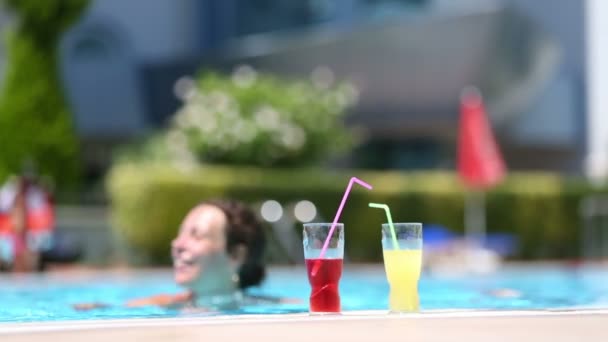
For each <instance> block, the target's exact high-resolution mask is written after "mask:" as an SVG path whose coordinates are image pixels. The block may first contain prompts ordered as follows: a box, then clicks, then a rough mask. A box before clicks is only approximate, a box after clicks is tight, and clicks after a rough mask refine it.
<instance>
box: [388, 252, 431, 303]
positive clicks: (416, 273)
mask: <svg viewBox="0 0 608 342" xmlns="http://www.w3.org/2000/svg"><path fill="white" fill-rule="evenodd" d="M383 254H384V268H385V270H386V277H387V278H388V283H389V285H390V287H391V292H390V296H389V305H390V309H391V311H396V312H403V311H418V279H420V269H421V268H422V250H421V249H402V250H387V249H385V250H384V251H383Z"/></svg>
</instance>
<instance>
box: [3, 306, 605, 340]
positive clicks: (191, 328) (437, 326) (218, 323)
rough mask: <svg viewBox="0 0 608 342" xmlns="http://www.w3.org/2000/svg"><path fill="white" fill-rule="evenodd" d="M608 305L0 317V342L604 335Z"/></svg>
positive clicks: (577, 337)
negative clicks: (7, 319) (320, 313)
mask: <svg viewBox="0 0 608 342" xmlns="http://www.w3.org/2000/svg"><path fill="white" fill-rule="evenodd" d="M607 326H608V309H585V310H542V311H478V310H471V311H452V310H450V311H447V310H433V311H427V312H423V313H417V314H407V315H392V314H387V313H386V311H351V312H345V313H343V314H341V315H332V316H310V315H308V314H283V315H236V316H207V317H181V318H146V319H119V320H86V321H62V322H38V323H2V324H0V341H2V342H5V341H10V342H12V341H32V342H34V341H45V342H49V341H53V340H56V341H57V342H58V341H61V342H64V341H66V342H70V341H86V342H96V341H104V342H108V341H116V342H118V341H149V342H154V341H172V342H173V341H203V340H204V341H213V342H215V341H245V340H246V341H258V340H270V341H273V340H277V339H278V338H281V339H286V340H287V341H288V342H297V341H307V342H311V341H327V340H332V341H349V342H351V341H365V342H372V341H374V340H379V339H382V341H383V342H384V341H391V340H399V341H413V339H415V340H416V341H484V342H485V341H517V340H521V341H522V342H523V341H545V340H546V341H551V342H556V341H573V340H581V339H583V338H584V339H585V341H608V327H607Z"/></svg>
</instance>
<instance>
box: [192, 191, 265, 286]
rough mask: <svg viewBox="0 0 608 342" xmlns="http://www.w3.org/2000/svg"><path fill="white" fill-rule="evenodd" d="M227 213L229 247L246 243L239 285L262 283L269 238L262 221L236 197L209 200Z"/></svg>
mask: <svg viewBox="0 0 608 342" xmlns="http://www.w3.org/2000/svg"><path fill="white" fill-rule="evenodd" d="M201 204H206V205H213V206H215V207H217V208H219V209H220V210H222V211H223V212H224V214H225V215H226V222H227V223H226V251H227V252H228V254H232V253H233V252H234V249H235V248H236V247H237V246H238V245H243V246H245V247H247V255H246V258H245V260H244V262H243V264H242V265H241V267H240V268H239V270H238V276H239V288H241V289H245V288H248V287H250V286H255V285H259V284H260V283H261V282H262V280H264V277H265V275H266V268H265V265H264V260H263V259H264V251H265V249H266V238H265V236H264V229H263V227H262V224H261V223H260V221H259V220H258V218H257V217H256V215H255V213H254V212H253V210H251V208H249V207H248V206H247V205H246V204H244V203H241V202H239V201H235V200H210V201H205V202H203V203H201Z"/></svg>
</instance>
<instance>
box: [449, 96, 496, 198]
mask: <svg viewBox="0 0 608 342" xmlns="http://www.w3.org/2000/svg"><path fill="white" fill-rule="evenodd" d="M505 173H506V171H505V163H504V161H503V159H502V156H501V154H500V151H499V149H498V146H497V144H496V140H495V139H494V134H493V133H492V128H491V127H490V124H489V123H488V119H487V117H486V111H485V108H484V105H483V100H482V98H481V95H480V93H479V91H477V90H476V89H466V90H465V91H463V94H462V96H461V98H460V132H459V136H458V175H459V177H460V179H461V180H462V181H463V182H464V184H465V185H466V186H467V187H468V188H470V189H475V190H484V189H488V188H490V187H492V186H494V185H496V184H498V183H499V182H500V181H501V180H502V179H503V178H504V176H505Z"/></svg>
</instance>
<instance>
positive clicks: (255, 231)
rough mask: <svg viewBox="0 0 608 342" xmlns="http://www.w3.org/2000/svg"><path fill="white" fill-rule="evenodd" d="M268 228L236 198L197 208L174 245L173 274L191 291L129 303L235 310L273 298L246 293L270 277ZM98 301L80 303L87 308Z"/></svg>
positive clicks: (190, 213) (187, 216)
mask: <svg viewBox="0 0 608 342" xmlns="http://www.w3.org/2000/svg"><path fill="white" fill-rule="evenodd" d="M265 246H266V240H265V238H264V232H263V230H262V226H261V224H260V222H259V221H258V220H257V218H256V216H255V214H254V213H253V212H252V211H251V210H250V209H249V208H248V207H246V206H245V205H244V204H242V203H240V202H237V201H207V202H203V203H201V204H199V205H197V206H196V207H194V208H193V209H192V210H191V211H190V212H189V213H188V214H187V215H186V217H185V219H184V221H183V222H182V224H181V227H180V230H179V232H178V235H177V237H176V238H175V239H174V240H173V242H172V243H171V255H172V257H173V276H174V280H175V282H176V283H177V284H179V285H181V286H183V287H184V288H185V289H186V291H185V292H183V293H180V294H176V295H158V296H154V297H149V298H142V299H136V300H132V301H129V302H128V303H127V304H126V305H127V306H129V307H137V306H147V305H157V306H164V307H199V308H205V309H211V310H226V309H234V308H237V307H238V306H239V304H241V303H243V301H247V302H250V301H252V300H254V301H266V302H268V301H272V302H280V301H281V300H278V299H273V298H266V297H264V298H262V297H255V298H254V297H249V296H244V295H243V292H242V290H244V289H246V288H248V287H250V286H255V285H258V284H260V283H261V282H262V280H263V279H264V275H265V268H264V263H263V260H262V259H263V255H264V250H265ZM101 306H103V305H99V304H84V305H76V306H75V308H76V309H80V310H86V309H91V308H97V307H101Z"/></svg>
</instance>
